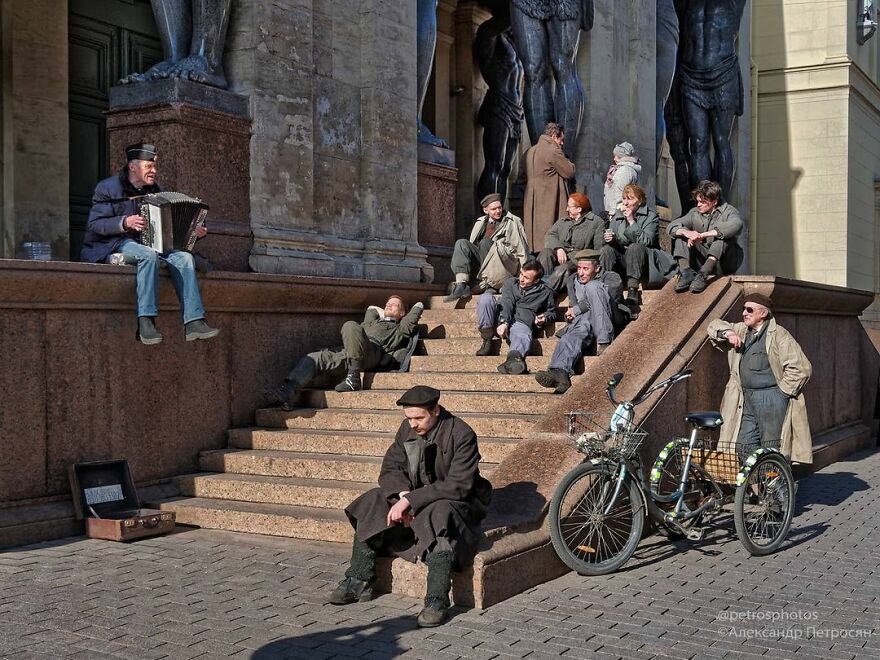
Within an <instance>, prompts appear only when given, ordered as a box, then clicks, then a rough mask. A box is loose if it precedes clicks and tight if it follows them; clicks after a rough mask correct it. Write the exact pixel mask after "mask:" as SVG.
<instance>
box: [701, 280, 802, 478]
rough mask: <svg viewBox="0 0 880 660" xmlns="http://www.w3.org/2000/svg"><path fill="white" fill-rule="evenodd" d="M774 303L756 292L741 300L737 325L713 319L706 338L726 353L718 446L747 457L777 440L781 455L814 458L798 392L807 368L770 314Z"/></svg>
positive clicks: (793, 457) (786, 333)
mask: <svg viewBox="0 0 880 660" xmlns="http://www.w3.org/2000/svg"><path fill="white" fill-rule="evenodd" d="M772 308H773V301H772V300H770V298H768V297H767V296H765V295H762V294H760V293H752V294H749V295H747V296H746V297H745V298H744V299H743V311H742V322H741V323H728V322H726V321H722V320H721V319H716V320H715V321H712V322H711V323H710V324H709V339H710V340H711V341H712V343H713V344H714V345H715V346H716V347H717V348H719V349H721V350H724V351H727V359H728V363H729V365H730V380H728V381H727V387H726V388H725V390H724V398H723V399H722V400H721V416H722V417H723V418H724V425H723V426H722V427H721V436H720V438H719V444H720V445H721V446H724V447H732V446H734V443H736V448H737V453H738V454H739V455H740V456H741V457H745V456H748V454H750V453H751V452H752V451H754V450H755V449H758V448H759V447H760V446H762V445H765V446H766V445H773V444H775V442H774V441H780V440H781V443H780V448H781V450H782V453H784V454H785V455H787V456H789V458H790V459H791V460H793V461H797V462H799V463H812V462H813V442H812V437H811V436H810V425H809V422H808V420H807V408H806V404H805V402H804V395H803V393H802V390H803V388H804V385H806V384H807V381H808V380H809V379H810V374H811V373H812V366H811V365H810V361H809V360H808V359H807V356H806V355H804V352H803V350H802V349H801V347H800V345H799V344H798V343H797V341H795V339H794V337H792V336H791V334H790V333H789V332H788V331H787V330H786V329H785V328H783V327H782V326H780V325H778V324H777V323H776V319H774V318H773V312H772Z"/></svg>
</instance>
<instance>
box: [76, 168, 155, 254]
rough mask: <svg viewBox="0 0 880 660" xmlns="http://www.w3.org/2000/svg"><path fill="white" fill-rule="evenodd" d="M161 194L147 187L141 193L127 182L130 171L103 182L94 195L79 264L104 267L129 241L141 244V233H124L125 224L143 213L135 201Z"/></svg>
mask: <svg viewBox="0 0 880 660" xmlns="http://www.w3.org/2000/svg"><path fill="white" fill-rule="evenodd" d="M157 192H159V186H157V185H152V186H144V187H143V188H141V189H140V190H138V189H137V188H135V187H134V186H133V185H131V182H130V181H129V180H128V168H124V169H123V170H122V171H121V172H120V173H119V174H117V175H116V176H111V177H108V178H106V179H104V180H103V181H100V182H99V183H98V185H97V186H95V194H94V195H92V210H91V211H89V221H88V224H87V225H86V235H85V238H84V239H83V246H82V252H80V256H79V258H80V261H89V262H92V263H102V262H104V261H106V259H107V257H109V256H110V255H111V254H113V253H114V252H116V251H117V249H118V248H119V244H120V243H122V241H123V240H125V239H126V238H131V239H132V240H135V241H136V240H138V232H136V231H125V230H123V229H122V220H123V219H124V218H125V217H126V216H129V215H136V214H138V213H139V212H140V210H139V204H138V202H137V200H132V199H131V198H132V197H137V196H140V195H149V194H152V193H157Z"/></svg>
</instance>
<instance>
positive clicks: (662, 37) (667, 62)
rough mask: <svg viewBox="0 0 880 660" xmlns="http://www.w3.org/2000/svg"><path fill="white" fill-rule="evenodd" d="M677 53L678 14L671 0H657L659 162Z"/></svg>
mask: <svg viewBox="0 0 880 660" xmlns="http://www.w3.org/2000/svg"><path fill="white" fill-rule="evenodd" d="M677 53H678V14H676V13H675V4H674V2H673V0H657V122H656V123H657V126H656V129H655V130H656V133H657V134H656V152H655V154H656V157H657V162H658V163H659V162H660V148H661V145H662V144H663V136H664V135H665V133H666V125H665V121H664V112H663V110H664V106H665V105H666V101H667V100H668V98H669V92H670V90H671V89H672V77H673V75H674V73H675V57H676V54H677Z"/></svg>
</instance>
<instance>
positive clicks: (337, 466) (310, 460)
mask: <svg viewBox="0 0 880 660" xmlns="http://www.w3.org/2000/svg"><path fill="white" fill-rule="evenodd" d="M199 467H200V468H201V469H202V470H204V471H205V472H231V473H234V474H261V475H265V476H271V477H294V478H300V479H328V480H334V479H335V480H338V481H360V482H364V483H372V484H375V483H376V481H377V480H378V478H379V470H380V468H381V467H382V459H381V458H379V457H378V456H350V455H336V454H317V453H315V454H310V453H301V452H293V451H277V450H271V449H211V450H208V451H203V452H200V453H199Z"/></svg>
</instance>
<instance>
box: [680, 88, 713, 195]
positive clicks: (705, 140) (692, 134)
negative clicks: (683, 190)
mask: <svg viewBox="0 0 880 660" xmlns="http://www.w3.org/2000/svg"><path fill="white" fill-rule="evenodd" d="M681 106H682V110H683V111H684V124H685V127H686V129H687V134H688V136H689V140H688V149H689V150H690V162H689V164H688V167H689V168H690V177H691V182H690V183H691V188H692V189H693V188H696V186H697V184H698V183H699V182H700V181H705V180H706V179H709V178H711V176H712V161H711V159H710V158H709V139H710V137H709V113H708V112H706V111H705V110H703V108H701V107H700V106H698V105H697V104H696V103H694V102H693V101H691V100H690V99H689V98H688V97H687V96H686V95H684V94H682V97H681Z"/></svg>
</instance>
